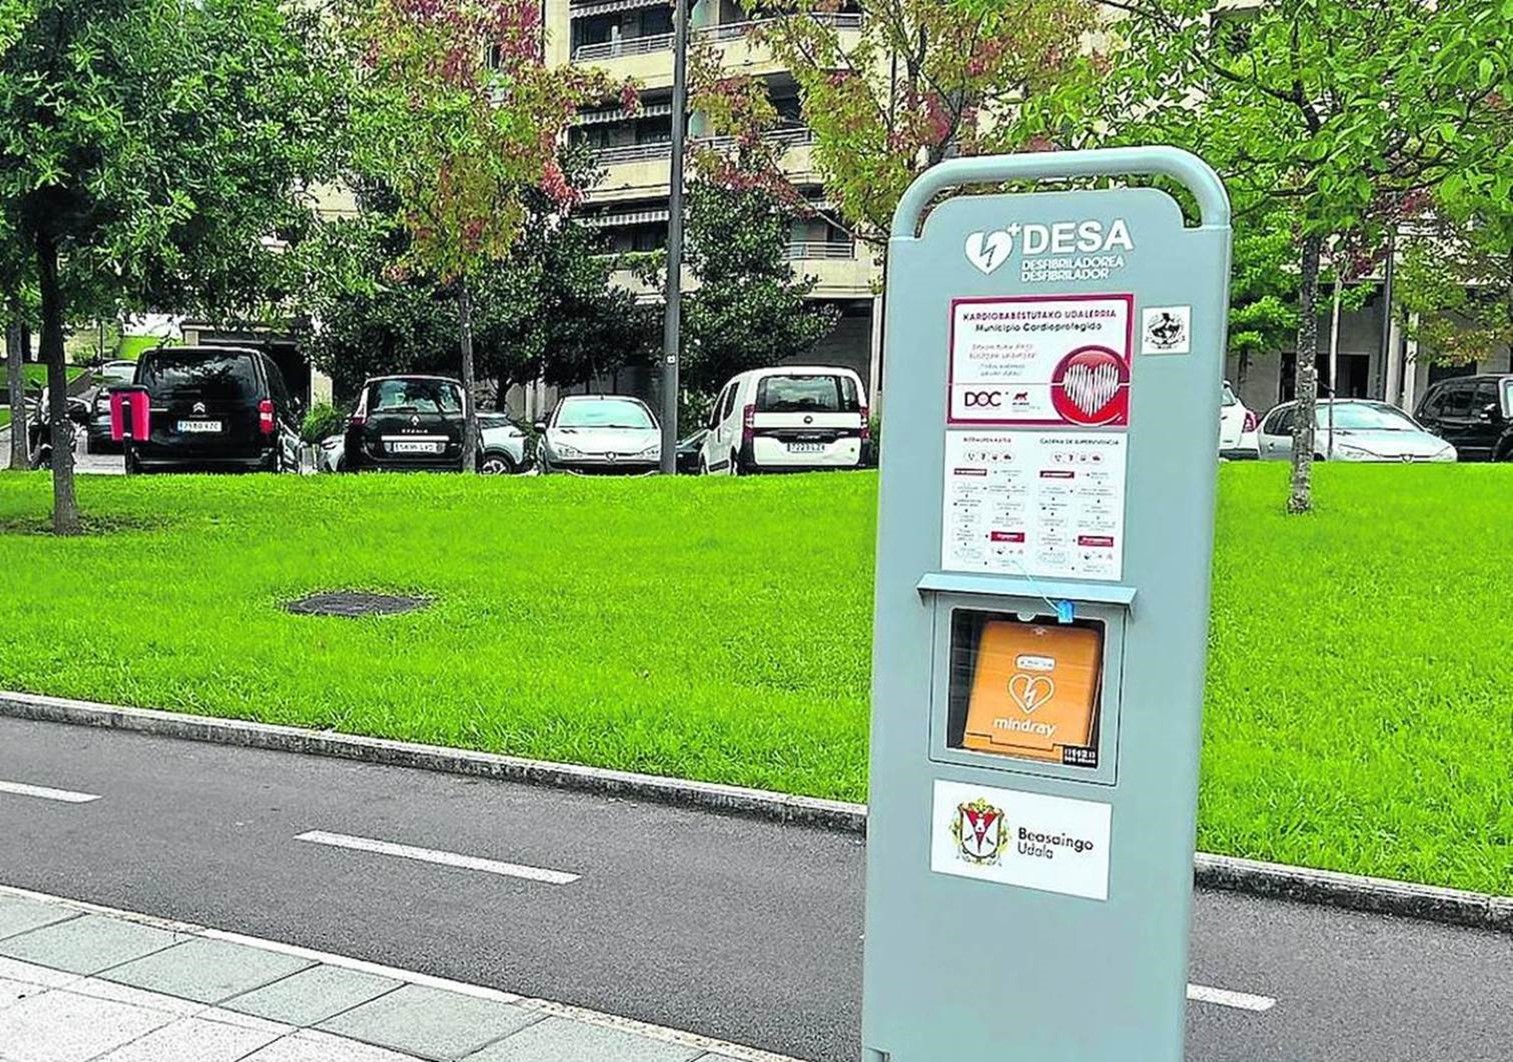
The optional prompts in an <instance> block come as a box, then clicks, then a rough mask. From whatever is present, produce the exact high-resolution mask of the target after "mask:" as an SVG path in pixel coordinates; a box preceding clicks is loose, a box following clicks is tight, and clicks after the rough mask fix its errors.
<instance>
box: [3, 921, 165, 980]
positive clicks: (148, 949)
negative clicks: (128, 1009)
mask: <svg viewBox="0 0 1513 1062" xmlns="http://www.w3.org/2000/svg"><path fill="white" fill-rule="evenodd" d="M181 939H183V938H181V937H176V936H175V935H174V934H172V933H170V932H168V931H167V930H164V929H157V928H155V927H153V926H144V925H141V924H140V923H137V922H127V921H124V920H123V919H120V918H107V917H105V916H104V915H84V916H83V917H81V918H71V919H69V920H68V921H67V922H58V923H57V924H55V925H50V926H43V927H42V928H41V929H34V930H32V931H31V932H30V933H23V934H21V935H20V936H18V937H8V938H6V939H5V940H0V955H6V956H9V957H10V958H13V959H20V960H22V961H23V962H31V963H37V964H39V965H42V966H51V967H52V968H53V969H56V970H67V971H69V972H70V973H76V974H96V973H99V972H100V971H101V970H105V969H108V968H110V967H112V966H119V965H120V964H121V963H123V962H130V961H131V960H132V959H140V958H141V957H142V956H144V955H150V954H152V953H153V952H155V951H161V950H162V949H163V948H166V947H169V946H170V945H172V944H173V943H174V942H175V941H177V940H181Z"/></svg>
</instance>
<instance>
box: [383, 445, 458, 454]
mask: <svg viewBox="0 0 1513 1062" xmlns="http://www.w3.org/2000/svg"><path fill="white" fill-rule="evenodd" d="M445 449H446V444H444V443H439V442H391V443H390V444H389V453H391V454H439V453H442V452H443V451H444V450H445Z"/></svg>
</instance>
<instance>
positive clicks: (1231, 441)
mask: <svg viewBox="0 0 1513 1062" xmlns="http://www.w3.org/2000/svg"><path fill="white" fill-rule="evenodd" d="M1258 427H1260V418H1258V417H1257V416H1256V415H1255V414H1254V413H1253V412H1251V411H1250V410H1249V409H1247V408H1245V403H1244V402H1241V401H1240V399H1239V397H1238V396H1236V395H1235V389H1234V388H1233V387H1231V386H1230V385H1229V381H1228V380H1225V381H1224V399H1223V402H1222V404H1221V405H1220V406H1219V456H1220V457H1223V458H1226V459H1228V460H1230V461H1253V460H1255V459H1256V458H1257V457H1259V456H1260V454H1259V452H1258V450H1259V443H1258V441H1257V439H1256V429H1257V428H1258Z"/></svg>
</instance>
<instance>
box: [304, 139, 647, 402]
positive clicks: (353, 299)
mask: <svg viewBox="0 0 1513 1062" xmlns="http://www.w3.org/2000/svg"><path fill="white" fill-rule="evenodd" d="M560 165H561V168H562V170H563V172H564V174H566V175H568V179H569V180H571V181H572V187H574V188H577V187H581V185H582V184H586V183H588V182H590V181H592V180H593V179H594V176H595V175H594V174H593V173H592V172H590V171H588V170H587V169H586V167H585V165H584V160H583V158H582V157H581V156H580V155H578V154H571V155H565V156H563V158H562V161H561V164H560ZM388 194H389V193H388V190H387V189H385V188H383V187H382V186H378V185H372V184H370V185H369V186H367V187H366V189H365V195H364V197H363V202H364V205H365V207H368V208H369V209H368V210H367V212H366V214H365V215H364V217H362V218H360V219H358V220H356V221H350V222H346V223H343V225H342V226H341V228H340V229H339V230H338V234H337V236H336V240H335V243H336V244H337V246H336V247H334V248H333V249H332V250H331V252H330V253H329V254H328V255H327V256H326V257H327V258H328V259H329V258H331V257H345V258H346V259H347V263H348V264H347V265H346V266H344V267H343V268H342V269H340V270H335V271H331V270H327V271H326V272H325V273H324V274H317V275H315V276H313V277H312V282H311V284H310V286H309V288H308V290H307V292H306V299H305V307H306V310H307V313H308V315H309V316H310V317H312V318H314V319H317V320H319V321H320V322H321V328H320V330H319V331H317V332H315V333H314V334H313V335H311V336H310V337H309V341H308V342H309V349H310V352H311V356H312V358H313V360H314V362H315V364H316V365H317V366H318V367H319V368H320V369H321V371H323V372H325V373H326V374H328V375H329V376H331V378H332V380H333V381H334V383H335V386H336V390H337V393H338V394H353V393H355V391H356V390H357V388H358V387H359V386H360V385H361V384H362V382H363V380H365V379H367V378H368V377H370V376H374V375H379V374H383V373H391V372H439V373H444V374H447V375H455V374H456V364H457V334H458V329H459V326H460V322H459V319H458V308H457V301H456V299H455V298H454V297H453V290H452V288H451V287H450V286H448V285H441V284H437V283H436V282H435V281H434V280H432V279H431V278H430V277H429V275H427V274H415V273H409V272H404V271H399V272H396V270H395V269H394V263H395V262H396V261H398V260H402V259H403V258H404V256H405V253H406V250H407V244H408V239H409V237H408V234H407V233H406V232H405V231H404V230H402V229H401V230H396V229H395V228H393V227H392V225H391V224H389V223H387V221H386V218H387V217H388V213H387V208H386V205H385V202H384V200H385V197H386V196H387V195H388ZM522 202H523V204H524V206H525V210H526V217H525V224H524V225H523V226H522V229H521V232H520V234H519V235H518V237H517V239H516V242H515V244H514V245H513V246H512V247H511V249H510V252H509V253H508V254H507V255H506V256H505V257H504V258H503V259H500V260H497V261H490V262H487V263H485V264H484V265H482V266H481V267H480V268H479V271H478V272H477V273H476V274H475V275H474V277H473V278H472V280H471V281H470V283H471V286H472V288H473V312H472V326H473V341H474V349H475V357H476V359H477V364H478V374H479V376H480V377H483V378H487V379H493V380H496V381H498V382H499V384H500V387H501V388H507V387H508V386H509V385H510V384H512V383H524V382H527V381H529V380H533V379H536V378H537V377H538V376H540V377H544V378H545V379H546V381H547V382H548V383H550V384H554V385H573V384H580V383H583V382H585V381H587V380H588V379H590V378H592V377H593V376H594V375H596V374H598V373H605V372H613V371H615V370H616V369H621V368H626V367H629V366H632V365H637V364H644V363H645V361H646V360H647V358H648V357H649V351H650V348H651V343H652V334H653V330H654V322H653V321H652V314H651V310H650V308H648V307H644V306H640V305H638V304H637V303H636V300H635V297H634V296H633V295H632V294H631V293H630V292H628V291H626V290H624V289H623V288H618V287H613V286H611V285H610V283H609V276H610V273H611V271H612V270H613V268H614V267H615V262H614V260H613V258H612V257H610V256H606V255H604V254H603V253H602V252H603V250H604V246H603V237H602V234H601V233H600V232H599V230H597V229H595V228H592V227H591V226H588V225H586V224H584V223H583V222H582V221H580V220H578V218H577V216H576V215H575V214H574V213H573V212H572V211H571V210H570V209H567V210H564V208H563V207H562V206H561V205H560V204H558V203H557V202H556V200H554V199H553V198H552V197H551V196H550V195H549V194H548V193H546V192H545V191H542V190H541V189H527V190H525V191H524V192H523V194H522Z"/></svg>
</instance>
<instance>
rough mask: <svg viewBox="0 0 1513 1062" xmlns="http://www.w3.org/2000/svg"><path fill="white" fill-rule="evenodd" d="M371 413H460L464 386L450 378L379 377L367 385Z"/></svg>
mask: <svg viewBox="0 0 1513 1062" xmlns="http://www.w3.org/2000/svg"><path fill="white" fill-rule="evenodd" d="M368 411H369V412H370V413H461V412H462V388H461V387H459V386H457V385H456V384H455V383H453V382H452V381H451V380H421V379H411V380H378V381H375V382H374V383H372V384H370V385H369V386H368Z"/></svg>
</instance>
